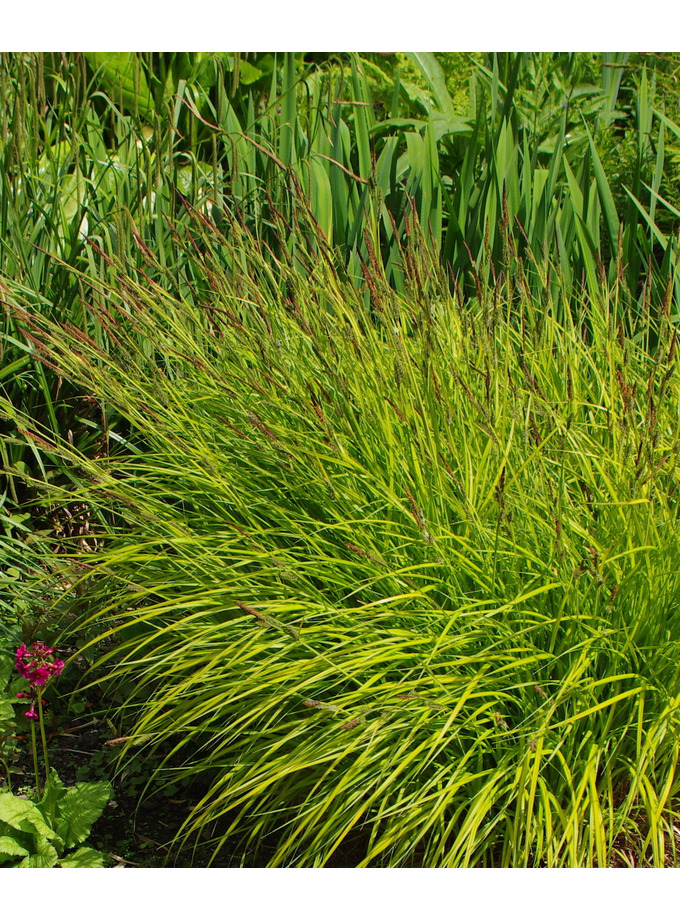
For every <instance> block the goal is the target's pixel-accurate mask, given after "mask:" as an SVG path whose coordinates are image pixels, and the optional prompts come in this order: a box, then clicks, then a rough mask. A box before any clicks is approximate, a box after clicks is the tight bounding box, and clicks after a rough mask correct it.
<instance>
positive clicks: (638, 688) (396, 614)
mask: <svg viewBox="0 0 680 920" xmlns="http://www.w3.org/2000/svg"><path fill="white" fill-rule="evenodd" d="M178 232H179V233H180V237H179V238H178V240H177V245H178V246H180V245H182V246H186V247H187V249H190V250H191V252H192V253H193V254H192V257H191V261H190V265H191V270H190V271H189V272H188V273H187V275H186V278H185V279H184V282H183V283H182V285H181V286H180V287H179V288H178V289H177V291H176V293H175V294H170V293H168V292H167V291H163V290H162V289H161V287H160V286H159V285H156V284H154V283H152V282H150V281H149V279H148V278H147V277H145V276H144V275H143V274H141V273H135V272H134V271H132V270H131V269H130V268H129V267H128V266H125V265H123V264H115V271H116V272H117V279H116V283H115V285H114V284H111V285H103V284H99V283H93V284H92V285H91V288H90V291H89V296H88V307H87V309H88V310H89V311H90V315H91V317H92V318H93V319H94V318H95V317H96V318H97V321H98V322H99V323H101V325H102V328H105V329H107V330H108V333H109V336H110V338H109V341H108V343H107V349H104V348H103V347H101V346H100V345H99V344H98V343H97V341H96V340H95V339H94V338H91V337H89V335H88V333H87V331H80V330H74V329H73V328H72V327H69V326H67V325H63V326H59V325H58V324H51V323H50V322H49V321H47V320H45V319H44V318H40V317H38V316H36V315H35V314H32V313H30V312H28V311H26V310H25V309H24V308H23V306H22V301H21V292H20V291H18V290H15V291H14V292H12V291H11V289H10V290H8V291H7V292H6V295H5V297H6V300H7V302H8V304H10V307H11V309H12V311H13V317H14V319H15V320H16V322H17V323H18V324H19V325H20V326H22V327H23V328H24V329H25V330H26V332H27V334H28V335H30V337H31V339H30V340H31V341H32V342H33V343H34V348H35V352H36V354H37V355H40V356H42V358H43V359H44V360H45V361H49V362H50V363H51V364H52V365H53V366H54V367H55V368H57V369H58V370H59V373H60V374H61V375H63V377H64V378H65V379H70V381H71V382H72V383H73V384H74V385H77V386H79V387H81V388H82V389H83V391H84V392H87V393H88V394H92V395H93V396H95V397H96V398H97V399H98V400H100V401H101V403H102V405H106V406H107V407H111V408H112V409H114V410H115V412H116V413H118V415H117V416H116V417H120V418H121V419H124V420H125V427H123V426H122V424H121V426H120V427H118V428H116V429H113V430H111V431H110V432H109V443H110V452H109V454H108V455H100V456H99V458H98V459H96V460H92V459H89V458H87V457H86V456H84V455H79V454H78V453H77V452H76V451H74V450H73V449H72V448H71V447H70V445H69V444H68V441H67V439H64V441H63V443H62V442H59V443H57V442H55V443H54V445H53V447H52V450H53V451H54V452H55V453H57V454H58V455H59V457H60V461H61V462H62V463H70V464H71V469H72V475H73V484H72V485H70V486H69V489H68V490H65V491H64V493H63V495H62V499H64V500H65V498H66V497H67V496H68V497H69V499H70V500H74V498H75V497H77V498H78V500H82V501H86V502H87V503H88V505H89V507H90V508H91V510H92V514H91V518H90V520H91V522H92V524H91V526H92V528H93V529H94V528H96V532H97V541H98V550H97V552H96V553H89V554H87V555H85V554H84V552H83V550H82V547H79V545H78V544H77V542H76V541H75V540H74V543H73V546H72V547H71V549H70V552H69V551H68V543H67V541H66V540H65V541H64V543H63V547H62V551H63V552H64V553H65V555H66V556H68V555H70V556H71V557H73V560H74V561H75V562H77V563H78V564H79V565H80V566H81V568H80V569H79V572H80V575H79V576H78V578H77V579H76V584H75V586H74V590H76V589H77V592H78V604H79V605H80V606H79V608H78V609H79V615H78V617H76V618H75V619H70V620H67V621H65V622H64V635H63V636H60V638H59V641H60V642H64V643H65V642H66V641H67V636H68V642H69V643H79V644H80V645H81V647H82V648H83V651H85V652H86V654H87V655H88V656H90V657H91V658H92V657H94V658H95V659H96V670H94V671H93V673H92V678H91V679H92V681H93V682H96V683H98V684H99V685H100V687H101V689H102V690H103V691H105V692H107V693H108V694H109V699H110V700H111V703H112V706H113V705H115V706H116V708H117V714H116V718H118V719H119V721H120V726H119V727H120V734H121V737H124V738H127V743H126V744H125V745H122V746H123V747H124V750H123V757H124V758H129V757H132V756H135V755H136V756H140V757H144V755H145V752H147V753H148V752H152V751H155V752H157V753H159V754H160V755H161V756H162V758H163V759H162V761H161V765H160V767H159V768H158V769H157V770H156V771H155V773H154V776H153V777H152V779H151V781H150V785H149V789H148V791H149V792H156V793H158V794H161V793H162V791H163V789H164V787H165V785H166V784H167V785H170V784H175V783H177V782H178V781H184V780H186V781H194V782H195V784H196V788H198V789H202V790H203V794H202V795H201V797H200V800H199V801H198V802H197V803H196V805H195V807H194V808H193V810H192V811H191V813H190V814H189V815H188V817H187V819H186V821H185V822H184V824H183V825H182V827H181V829H180V832H179V833H178V836H177V839H176V843H177V844H178V845H180V844H182V845H187V846H188V845H190V844H191V842H192V841H194V840H195V841H199V840H201V841H205V840H206V839H209V840H212V843H213V848H214V854H215V856H217V855H218V854H219V855H220V858H221V859H227V860H229V861H230V862H231V863H233V864H234V865H268V866H298V867H308V866H333V865H352V866H392V867H396V866H427V867H446V866H449V867H461V866H536V867H537V866H548V867H559V866H573V867H576V866H609V865H620V864H632V863H636V864H640V863H641V864H648V865H654V866H663V865H665V864H666V863H667V862H672V863H675V862H676V861H677V854H676V849H675V847H676V844H675V836H674V833H673V822H674V820H676V815H677V801H678V798H677V797H678V792H679V788H678V780H677V778H676V773H677V761H678V740H677V739H678V735H677V732H678V724H679V717H680V669H679V668H678V664H677V649H678V643H679V642H680V612H679V611H680V570H678V566H677V564H676V560H677V558H678V555H679V552H680V545H679V543H680V540H679V532H678V506H677V488H678V479H679V478H680V474H679V473H678V466H677V455H678V445H679V444H680V420H679V417H678V412H677V406H678V400H679V399H680V384H679V382H678V381H679V380H680V377H679V376H678V367H677V364H678V349H677V338H676V334H675V331H674V329H673V327H672V325H671V322H670V319H669V316H668V314H667V312H665V311H664V305H663V304H659V305H657V306H658V309H657V308H656V307H653V305H652V304H650V310H649V311H648V313H647V315H646V316H645V318H644V325H643V326H638V327H635V322H636V320H635V318H632V319H631V318H628V317H624V316H623V315H622V314H621V309H620V302H619V300H618V299H617V298H618V295H617V291H616V288H613V289H612V290H611V291H610V290H608V289H607V288H605V287H603V288H602V291H601V296H600V297H598V298H593V297H592V296H591V297H590V298H589V299H586V296H585V295H583V297H582V301H581V306H580V310H579V312H578V313H577V314H575V315H574V314H572V313H571V312H570V311H569V310H568V309H565V301H566V299H567V296H569V297H570V296H571V292H572V288H571V285H568V292H569V293H568V294H567V293H565V301H559V300H555V299H554V297H555V291H557V292H558V293H559V290H560V287H559V285H560V277H561V276H560V274H559V271H557V270H556V269H555V268H554V267H553V266H552V265H550V264H545V265H541V266H538V268H540V270H541V271H543V272H544V273H545V274H544V277H545V279H546V284H545V286H544V289H543V291H542V293H540V294H537V293H536V292H535V291H534V292H533V293H532V292H531V289H530V288H529V287H527V285H525V284H524V280H523V279H524V268H523V266H522V265H521V263H519V262H518V261H517V260H513V257H512V253H511V252H509V253H508V265H507V266H506V271H505V272H504V273H503V275H502V276H499V277H497V278H496V281H495V283H494V284H493V285H488V284H486V282H485V281H484V277H485V276H484V274H482V273H480V276H479V279H478V293H477V296H476V297H473V298H469V299H464V298H463V297H462V296H457V295H456V296H454V295H451V294H450V292H449V288H448V285H447V284H446V283H445V282H443V281H442V279H441V278H440V277H439V275H438V273H437V270H436V269H435V267H434V262H433V260H432V259H431V257H430V255H429V251H428V248H427V245H426V243H425V241H424V240H423V239H422V237H420V236H419V234H418V232H417V227H415V226H414V229H413V233H412V235H411V241H410V243H409V249H408V250H407V251H405V252H404V253H403V263H404V267H405V270H406V271H407V272H408V277H409V288H408V290H409V292H410V293H409V295H408V297H401V296H398V295H397V294H395V293H394V292H393V291H391V290H390V288H389V287H388V285H387V283H386V280H385V276H384V273H382V272H381V269H380V267H379V263H378V261H377V260H374V261H373V263H372V264H366V266H365V269H364V271H365V279H366V284H365V285H364V286H356V285H354V284H353V283H352V282H351V280H349V279H348V278H347V277H346V276H345V275H344V274H343V272H342V270H341V269H339V268H338V267H337V260H336V257H335V254H334V252H333V251H332V250H330V249H329V248H328V247H327V246H326V245H325V243H324V240H323V237H322V236H321V235H320V234H319V233H318V232H317V231H316V230H315V227H314V225H313V223H312V222H308V223H307V224H304V223H301V224H300V226H299V227H298V231H297V232H298V239H299V240H300V241H302V240H306V242H305V243H304V245H303V244H302V242H301V243H300V245H299V246H298V247H296V249H295V251H294V252H289V251H288V250H287V249H286V247H285V246H284V245H283V244H282V245H281V247H280V250H279V254H278V256H277V257H276V258H275V257H274V256H273V254H272V253H268V254H267V258H265V254H264V248H263V247H262V246H261V244H260V243H259V242H258V240H257V239H255V238H254V237H253V236H252V235H251V234H250V233H249V232H248V231H247V230H246V229H245V228H244V227H243V226H242V225H241V224H240V223H239V222H238V221H236V220H233V221H232V223H231V224H230V226H229V231H228V233H226V234H224V235H222V234H220V233H219V232H218V230H217V228H216V227H215V226H213V225H212V224H211V223H210V221H209V220H208V219H207V218H205V217H204V216H203V217H201V216H197V217H196V220H195V225H194V226H193V228H192V229H191V231H190V232H186V235H185V236H184V237H182V236H181V234H182V232H183V231H178ZM188 264H189V263H188ZM112 271H113V269H112ZM82 280H83V282H85V283H86V281H87V279H85V278H83V279H82ZM565 290H566V289H565ZM24 303H25V301H24ZM652 307H653V309H652ZM624 320H629V325H631V326H632V327H633V328H632V329H631V334H630V335H627V334H626V333H625V331H624V330H625V328H626V327H625V324H624ZM640 322H642V320H640ZM648 333H653V334H651V335H648ZM647 342H654V343H657V344H656V347H655V351H654V353H651V351H649V350H646V349H645V348H643V347H642V346H641V344H640V343H647ZM3 411H4V413H5V414H6V416H7V417H8V418H9V419H10V420H11V419H12V418H13V419H14V422H15V423H16V424H17V425H21V426H23V427H24V429H25V430H26V431H30V430H33V432H34V434H37V435H38V436H42V435H40V433H39V432H36V430H35V427H33V429H31V428H30V425H29V424H28V422H27V420H25V419H21V418H19V417H18V416H17V413H16V410H13V409H12V407H11V406H9V405H8V404H4V408H3ZM43 435H44V432H43ZM43 449H44V445H43ZM103 640H106V642H104V641H103ZM121 701H122V702H121Z"/></svg>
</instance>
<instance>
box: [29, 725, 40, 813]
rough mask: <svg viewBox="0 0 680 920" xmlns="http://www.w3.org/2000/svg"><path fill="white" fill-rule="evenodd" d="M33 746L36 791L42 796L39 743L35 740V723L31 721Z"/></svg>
mask: <svg viewBox="0 0 680 920" xmlns="http://www.w3.org/2000/svg"><path fill="white" fill-rule="evenodd" d="M31 747H32V749H33V772H34V773H35V791H36V793H37V796H38V798H40V771H39V769H38V745H37V743H36V740H35V723H34V722H31Z"/></svg>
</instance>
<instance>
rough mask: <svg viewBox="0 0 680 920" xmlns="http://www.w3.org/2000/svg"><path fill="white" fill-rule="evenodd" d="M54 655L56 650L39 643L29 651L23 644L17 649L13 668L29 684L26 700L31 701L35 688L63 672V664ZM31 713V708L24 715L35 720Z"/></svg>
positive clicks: (42, 685)
mask: <svg viewBox="0 0 680 920" xmlns="http://www.w3.org/2000/svg"><path fill="white" fill-rule="evenodd" d="M55 653H56V649H53V648H50V646H49V645H45V643H44V642H40V641H37V642H34V643H33V645H32V646H31V648H30V649H29V648H28V646H27V645H26V644H25V643H22V644H21V645H20V646H19V648H18V649H17V651H16V655H15V657H14V667H15V668H16V669H17V671H18V672H19V674H20V675H21V676H22V677H24V678H25V679H26V680H28V681H30V684H31V694H30V696H29V697H27V698H29V699H33V698H34V697H35V688H36V687H44V686H45V684H46V683H47V682H48V680H49V679H50V678H51V677H58V676H59V674H61V672H62V671H63V670H64V662H63V661H62V660H61V658H55ZM31 713H33V707H32V706H31V709H30V710H29V711H28V712H27V713H26V715H27V716H28V718H29V719H32V718H37V716H35V714H34V713H33V714H31Z"/></svg>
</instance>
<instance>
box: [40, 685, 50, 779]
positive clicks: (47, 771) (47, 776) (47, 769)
mask: <svg viewBox="0 0 680 920" xmlns="http://www.w3.org/2000/svg"><path fill="white" fill-rule="evenodd" d="M38 716H39V719H40V738H41V739H42V746H43V756H44V758H45V786H48V785H49V782H50V758H49V756H48V753H47V735H46V734H45V719H44V716H43V704H42V693H41V692H40V691H38Z"/></svg>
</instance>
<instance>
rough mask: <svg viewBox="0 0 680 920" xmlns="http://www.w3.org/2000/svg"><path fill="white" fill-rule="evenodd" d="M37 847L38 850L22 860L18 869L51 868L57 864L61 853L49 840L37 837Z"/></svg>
mask: <svg viewBox="0 0 680 920" xmlns="http://www.w3.org/2000/svg"><path fill="white" fill-rule="evenodd" d="M35 849H36V851H37V852H35V853H31V855H30V856H27V857H26V858H25V859H22V860H21V862H20V863H19V864H18V865H17V868H18V869H51V868H52V866H56V864H57V860H58V859H59V854H58V853H57V851H56V850H55V848H54V847H53V846H52V844H51V843H50V842H49V841H48V840H45V839H44V838H43V837H36V838H35Z"/></svg>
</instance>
